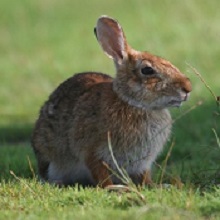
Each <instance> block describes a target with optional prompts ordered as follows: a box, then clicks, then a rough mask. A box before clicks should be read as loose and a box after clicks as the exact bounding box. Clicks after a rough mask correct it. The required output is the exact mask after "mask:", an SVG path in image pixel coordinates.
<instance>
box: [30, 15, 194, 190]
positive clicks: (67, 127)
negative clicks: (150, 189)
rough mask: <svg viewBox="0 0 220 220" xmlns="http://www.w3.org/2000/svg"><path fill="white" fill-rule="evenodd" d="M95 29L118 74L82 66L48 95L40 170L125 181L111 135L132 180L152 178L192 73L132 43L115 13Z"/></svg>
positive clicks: (77, 178)
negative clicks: (86, 69) (173, 109)
mask: <svg viewBox="0 0 220 220" xmlns="http://www.w3.org/2000/svg"><path fill="white" fill-rule="evenodd" d="M95 34H96V37H97V40H98V42H99V43H100V45H101V47H102V49H103V50H104V52H105V53H106V54H107V55H108V56H109V57H110V58H112V59H113V60H114V64H115V67H116V76H115V78H112V77H110V76H108V75H106V74H103V73H97V72H84V73H79V74H76V75H74V76H72V77H71V78H69V79H67V80H66V81H65V82H63V83H62V84H60V85H59V86H58V88H57V89H56V90H55V91H54V92H53V93H52V94H51V95H50V97H49V99H48V101H46V103H45V104H44V105H43V107H42V108H41V111H40V115H39V118H38V120H37V121H36V125H35V128H34V131H33V137H32V146H33V149H34V152H35V154H36V158H37V163H38V170H39V175H40V178H41V179H42V180H43V181H48V182H50V183H55V184H59V185H71V184H76V183H77V184H82V185H93V186H97V185H99V186H101V187H106V186H108V185H111V184H118V183H122V180H121V178H119V177H118V176H117V175H116V174H118V173H119V172H118V169H117V167H116V164H115V162H114V161H113V158H112V156H111V153H110V148H109V143H108V141H111V146H112V152H113V154H114V157H115V159H116V161H117V164H118V166H119V167H120V168H123V169H124V170H125V171H126V172H127V174H128V175H129V177H130V178H131V179H132V181H133V182H134V183H135V184H140V185H142V184H143V185H149V184H152V180H151V166H152V164H153V162H154V161H155V160H156V158H157V156H158V154H159V153H160V152H161V150H162V149H163V146H164V144H165V143H166V141H167V140H168V138H169V135H170V131H171V126H172V120H171V116H170V113H169V111H168V109H167V108H169V107H179V106H180V105H181V103H182V102H183V101H186V100H187V99H188V97H189V94H190V92H191V90H192V88H191V83H190V80H189V79H188V78H187V77H186V76H185V75H184V74H182V73H181V72H180V71H179V70H178V69H177V68H176V67H175V66H174V65H172V64H171V63H170V62H169V61H167V60H165V59H163V58H160V57H158V56H155V55H152V54H150V53H149V52H139V51H136V50H134V49H132V48H131V47H130V46H129V45H128V43H127V41H126V38H125V35H124V32H123V30H122V27H121V26H120V24H119V23H118V22H117V21H116V20H114V19H112V18H110V17H107V16H101V17H100V18H99V19H98V21H97V25H96V28H95ZM108 133H109V136H110V139H108Z"/></svg>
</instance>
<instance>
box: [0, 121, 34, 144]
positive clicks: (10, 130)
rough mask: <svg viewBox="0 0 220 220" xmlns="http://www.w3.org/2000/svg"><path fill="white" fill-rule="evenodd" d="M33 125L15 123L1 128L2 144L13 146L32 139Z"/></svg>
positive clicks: (0, 137)
mask: <svg viewBox="0 0 220 220" xmlns="http://www.w3.org/2000/svg"><path fill="white" fill-rule="evenodd" d="M32 130H33V124H30V123H13V124H9V125H3V126H0V143H1V144H2V143H3V144H7V143H8V144H12V143H15V144H16V143H19V142H27V141H30V139H31V134H32Z"/></svg>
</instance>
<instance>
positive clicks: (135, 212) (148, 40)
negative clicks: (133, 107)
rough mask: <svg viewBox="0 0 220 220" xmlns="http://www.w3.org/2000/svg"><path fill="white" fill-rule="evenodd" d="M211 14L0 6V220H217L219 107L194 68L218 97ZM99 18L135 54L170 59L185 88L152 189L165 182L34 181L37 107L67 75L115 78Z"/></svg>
mask: <svg viewBox="0 0 220 220" xmlns="http://www.w3.org/2000/svg"><path fill="white" fill-rule="evenodd" d="M219 7H220V3H219V1H218V0H212V1H206V0H185V1H170V0H164V1H157V0H148V1H145V0H131V1H125V0H122V1H115V0H112V1H108V2H107V1H101V0H93V1H84V2H82V1H80V0H74V1H71V0H63V1H58V0H38V1H37V0H32V1H28V0H17V1H13V2H11V1H6V0H1V1H0V175H1V176H0V181H1V182H0V219H45V218H47V219H91V218H95V219H113V218H115V219H220V217H219V216H220V163H219V161H220V143H219V138H220V107H219V106H218V105H217V103H216V100H215V99H214V97H213V95H212V94H211V92H210V91H209V89H208V88H207V85H205V84H204V82H202V81H201V80H200V78H199V77H198V76H197V75H196V74H195V71H194V70H193V68H195V69H196V70H197V71H198V72H199V73H200V74H201V75H202V77H203V79H204V80H205V82H206V83H207V84H208V85H209V86H210V88H211V90H212V92H213V93H214V94H215V95H216V96H219V95H220V76H219V69H220V62H219V60H220V52H219V39H220V25H219V21H220V13H219ZM102 14H107V15H109V16H112V17H114V18H117V19H118V20H119V21H120V23H121V25H122V26H123V28H124V31H125V33H126V36H127V40H128V42H129V43H130V44H131V45H132V46H133V47H134V48H136V49H139V50H147V51H150V52H151V53H154V54H157V55H160V56H162V57H164V58H166V59H168V60H170V61H171V62H172V63H174V64H175V65H176V66H177V67H178V68H179V69H180V70H181V71H182V72H184V73H185V74H186V75H187V76H188V77H189V78H190V79H191V81H192V84H193V91H192V93H191V97H190V100H189V101H188V102H187V103H184V106H183V107H182V108H180V109H172V110H171V112H172V115H173V118H174V119H176V120H175V123H174V125H173V131H172V137H171V139H170V141H169V142H168V143H167V145H166V147H165V149H164V152H163V153H162V155H161V156H160V157H159V158H158V160H157V162H156V163H155V165H154V169H153V173H154V175H153V179H154V181H155V182H156V183H158V184H159V183H169V184H171V185H165V186H164V187H162V188H161V187H158V188H153V189H147V188H146V189H136V188H134V187H133V186H129V190H128V191H126V192H123V191H121V190H116V191H114V192H109V191H107V190H102V189H99V188H85V189H83V188H80V187H70V188H57V187H54V186H50V185H47V184H44V185H43V184H41V183H39V182H38V181H37V171H36V161H35V158H34V155H33V152H32V149H31V147H30V137H31V132H32V128H33V126H34V122H35V120H36V118H37V116H38V111H39V109H40V106H41V105H42V104H43V102H44V101H45V100H46V99H47V97H48V95H49V94H50V93H51V92H52V91H53V90H54V89H55V88H56V86H58V85H59V83H61V82H62V81H63V80H65V79H66V78H68V77H70V76H72V75H73V74H74V73H77V72H81V71H86V70H94V71H101V72H105V73H108V74H111V75H114V66H113V64H112V61H111V60H109V58H107V56H106V55H105V54H104V53H103V52H102V51H101V49H100V46H99V45H98V43H97V41H96V39H95V37H94V34H93V27H94V25H95V23H96V20H97V18H98V17H99V16H100V15H102ZM192 67H193V68H192ZM198 103H200V105H198ZM201 103H202V104H201ZM169 153H170V154H169Z"/></svg>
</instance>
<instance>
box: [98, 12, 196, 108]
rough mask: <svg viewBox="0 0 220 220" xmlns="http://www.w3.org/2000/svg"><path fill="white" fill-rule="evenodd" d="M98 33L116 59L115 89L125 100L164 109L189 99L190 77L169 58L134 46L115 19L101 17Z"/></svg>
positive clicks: (145, 106) (111, 55) (102, 42)
mask: <svg viewBox="0 0 220 220" xmlns="http://www.w3.org/2000/svg"><path fill="white" fill-rule="evenodd" d="M95 34H96V37H97V39H98V41H99V43H100V45H101V46H102V49H103V50H104V51H105V53H106V54H107V55H108V56H109V57H110V58H112V59H113V60H114V62H115V66H116V70H117V75H116V78H115V79H114V82H113V89H114V91H115V92H116V93H117V94H118V96H119V97H120V98H121V99H123V100H124V101H125V102H128V103H129V104H130V105H133V106H136V107H140V108H144V109H163V108H166V107H178V106H180V105H181V103H182V102H183V101H186V100H187V99H188V97H189V94H190V92H191V90H192V88H191V82H190V80H189V79H188V78H187V77H186V76H185V75H184V74H182V73H181V72H180V71H179V70H178V69H177V68H176V67H175V66H174V65H172V64H171V63H170V62H169V61H167V60H165V59H163V58H161V57H158V56H155V55H152V54H150V53H148V52H140V51H136V50H134V49H133V48H131V47H130V45H128V43H127V41H126V38H125V35H124V32H123V30H122V27H121V26H120V24H119V23H118V22H117V21H116V20H114V19H112V18H109V17H107V16H102V17H100V18H99V19H98V21H97V26H96V28H95Z"/></svg>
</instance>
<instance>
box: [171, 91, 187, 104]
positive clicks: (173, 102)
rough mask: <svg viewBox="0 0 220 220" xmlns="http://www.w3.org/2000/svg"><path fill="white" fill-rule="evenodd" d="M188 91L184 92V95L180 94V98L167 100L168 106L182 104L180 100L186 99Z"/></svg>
mask: <svg viewBox="0 0 220 220" xmlns="http://www.w3.org/2000/svg"><path fill="white" fill-rule="evenodd" d="M189 95H190V93H185V94H184V95H182V94H181V96H180V99H172V100H171V101H169V102H168V105H169V106H172V107H180V106H181V105H182V102H185V101H187V100H188V98H189Z"/></svg>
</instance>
